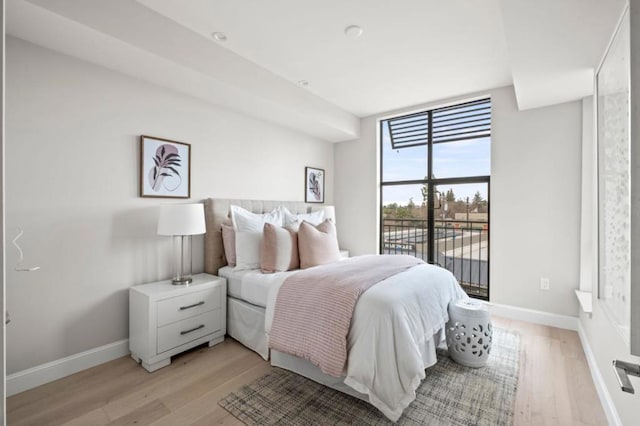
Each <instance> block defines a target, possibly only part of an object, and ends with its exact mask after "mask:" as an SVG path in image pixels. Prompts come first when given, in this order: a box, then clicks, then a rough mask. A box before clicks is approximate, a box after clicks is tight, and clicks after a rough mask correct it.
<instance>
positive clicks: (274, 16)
mask: <svg viewBox="0 0 640 426" xmlns="http://www.w3.org/2000/svg"><path fill="white" fill-rule="evenodd" d="M624 5H625V0H537V1H535V2H534V1H530V0H482V1H478V0H452V1H447V2H445V1H442V0H396V1H391V0H349V1H344V0H323V1H314V2H311V1H300V0H268V1H267V0H263V1H255V0H189V1H176V0H137V1H136V0H110V1H108V2H106V1H103V0H8V1H7V2H6V21H7V32H8V34H10V35H13V36H16V37H19V38H23V39H25V40H27V41H31V42H33V43H36V44H40V45H43V46H45V47H48V48H51V49H54V50H58V51H60V52H63V53H65V54H68V55H72V56H75V57H79V58H82V59H84V60H88V61H90V62H93V63H97V64H99V65H102V66H105V67H108V68H111V69H115V70H117V71H119V72H123V73H126V74H129V75H132V76H135V77H137V78H141V79H144V80H147V81H150V82H152V83H154V84H159V85H162V86H165V87H168V88H171V89H173V90H177V91H180V92H183V93H187V94H189V95H191V96H195V97H198V98H200V99H203V100H205V101H207V102H210V103H214V104H218V105H223V106H225V107H228V108H231V109H234V110H237V111H240V112H243V113H246V114H248V115H251V116H254V117H257V118H260V119H264V120H267V121H271V122H274V123H277V124H279V125H285V126H288V127H291V128H294V129H296V130H300V131H302V132H305V133H308V134H311V135H314V136H317V137H320V138H323V139H326V140H330V141H341V140H349V139H353V138H356V137H357V136H358V134H359V117H364V116H368V115H372V114H377V113H382V112H387V111H390V110H393V109H397V108H403V107H408V106H412V105H416V104H421V103H426V102H432V101H437V100H439V99H446V98H449V97H453V96H459V95H463V94H466V93H472V92H481V91H486V90H489V89H492V88H496V87H502V86H507V85H511V84H513V85H514V88H515V92H516V97H517V100H518V106H519V108H520V109H528V108H535V107H540V106H545V105H551V104H556V103H561V102H567V101H571V100H576V99H580V98H582V97H584V96H588V95H589V94H591V93H592V90H593V73H594V69H595V68H596V67H597V66H598V64H599V61H600V59H601V57H602V55H603V53H604V51H605V49H606V47H607V45H608V43H609V40H610V38H611V35H612V33H613V30H614V28H615V26H616V23H617V22H618V19H619V17H620V15H621V13H622V10H623V8H624ZM354 24H355V25H359V26H361V27H362V29H363V34H362V35H361V36H360V37H358V38H350V37H347V36H346V35H345V33H344V29H345V28H346V27H347V26H348V25H354ZM214 31H221V32H224V33H225V34H226V36H227V40H226V41H225V42H218V41H215V40H213V39H212V37H211V33H212V32H214ZM300 80H306V81H308V82H309V84H308V85H307V86H304V87H303V86H300V85H299V84H298V82H299V81H300Z"/></svg>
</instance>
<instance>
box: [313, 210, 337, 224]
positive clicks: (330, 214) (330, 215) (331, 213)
mask: <svg viewBox="0 0 640 426" xmlns="http://www.w3.org/2000/svg"><path fill="white" fill-rule="evenodd" d="M314 210H315V211H323V212H324V218H325V219H331V221H332V222H333V223H334V224H335V223H336V208H335V207H334V206H321V207H316V208H314Z"/></svg>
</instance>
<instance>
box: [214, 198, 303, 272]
mask: <svg viewBox="0 0 640 426" xmlns="http://www.w3.org/2000/svg"><path fill="white" fill-rule="evenodd" d="M232 204H233V205H236V206H240V207H242V208H244V209H247V210H249V211H251V212H253V213H267V212H270V211H271V210H273V209H275V208H276V207H278V206H285V207H286V208H288V209H289V211H290V212H291V213H295V214H300V213H308V212H310V211H311V207H310V206H309V205H308V204H306V203H304V202H302V201H263V200H233V199H227V198H208V199H206V200H205V201H204V215H205V220H206V224H207V233H206V234H205V236H204V271H205V272H206V273H208V274H213V275H217V274H218V269H220V268H222V267H223V266H225V265H226V264H227V259H226V258H225V257H224V248H223V246H222V231H221V229H220V225H222V224H223V223H231V218H230V217H229V206H231V205H232Z"/></svg>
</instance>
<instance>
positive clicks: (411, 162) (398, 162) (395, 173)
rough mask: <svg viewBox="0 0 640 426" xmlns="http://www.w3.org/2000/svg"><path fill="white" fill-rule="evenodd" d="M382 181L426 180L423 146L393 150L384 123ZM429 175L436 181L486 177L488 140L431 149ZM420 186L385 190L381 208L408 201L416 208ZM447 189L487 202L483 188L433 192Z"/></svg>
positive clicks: (472, 186)
mask: <svg viewBox="0 0 640 426" xmlns="http://www.w3.org/2000/svg"><path fill="white" fill-rule="evenodd" d="M382 143H383V150H382V156H383V157H382V161H383V176H382V180H383V181H385V182H388V181H398V180H412V179H424V178H425V176H427V174H428V172H427V146H426V145H422V146H417V147H411V148H401V149H399V150H393V149H392V147H391V140H390V137H389V129H388V126H387V125H386V121H383V126H382ZM432 174H433V175H435V177H436V178H448V177H469V176H486V175H490V174H491V139H490V138H488V137H487V138H481V139H471V140H465V141H456V142H445V143H438V144H434V145H433V173H432ZM421 188H422V185H407V186H404V185H403V186H385V187H384V189H383V204H389V203H394V202H395V203H398V204H399V205H406V204H407V203H408V202H409V198H413V201H414V202H415V203H416V204H420V203H421V202H422V193H421V191H420V189H421ZM449 188H451V189H453V192H454V194H455V197H456V199H458V198H463V199H464V198H466V197H469V198H470V199H471V198H473V196H474V194H475V193H476V191H480V194H481V195H482V197H483V198H484V199H487V189H488V188H487V184H486V183H477V184H464V185H442V186H440V187H438V188H437V189H438V190H439V191H441V192H445V193H446V191H447V190H448V189H449Z"/></svg>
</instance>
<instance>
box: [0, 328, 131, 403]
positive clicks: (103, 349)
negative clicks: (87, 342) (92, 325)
mask: <svg viewBox="0 0 640 426" xmlns="http://www.w3.org/2000/svg"><path fill="white" fill-rule="evenodd" d="M126 355H129V340H128V339H125V340H119V341H117V342H114V343H109V344H108V345H104V346H100V347H99V348H94V349H90V350H88V351H85V352H81V353H79V354H75V355H71V356H68V357H66V358H62V359H58V360H56V361H52V362H48V363H46V364H42V365H39V366H37V367H33V368H29V369H28V370H23V371H19V372H17V373H14V374H10V375H8V376H7V379H6V385H7V390H6V392H7V393H6V395H7V396H11V395H15V394H17V393H20V392H24V391H26V390H29V389H33V388H35V387H38V386H40V385H43V384H45V383H49V382H52V381H54V380H58V379H61V378H63V377H66V376H70V375H71V374H74V373H77V372H79V371H82V370H86V369H87V368H91V367H95V366H96V365H99V364H103V363H105V362H108V361H112V360H114V359H116V358H120V357H123V356H126Z"/></svg>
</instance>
